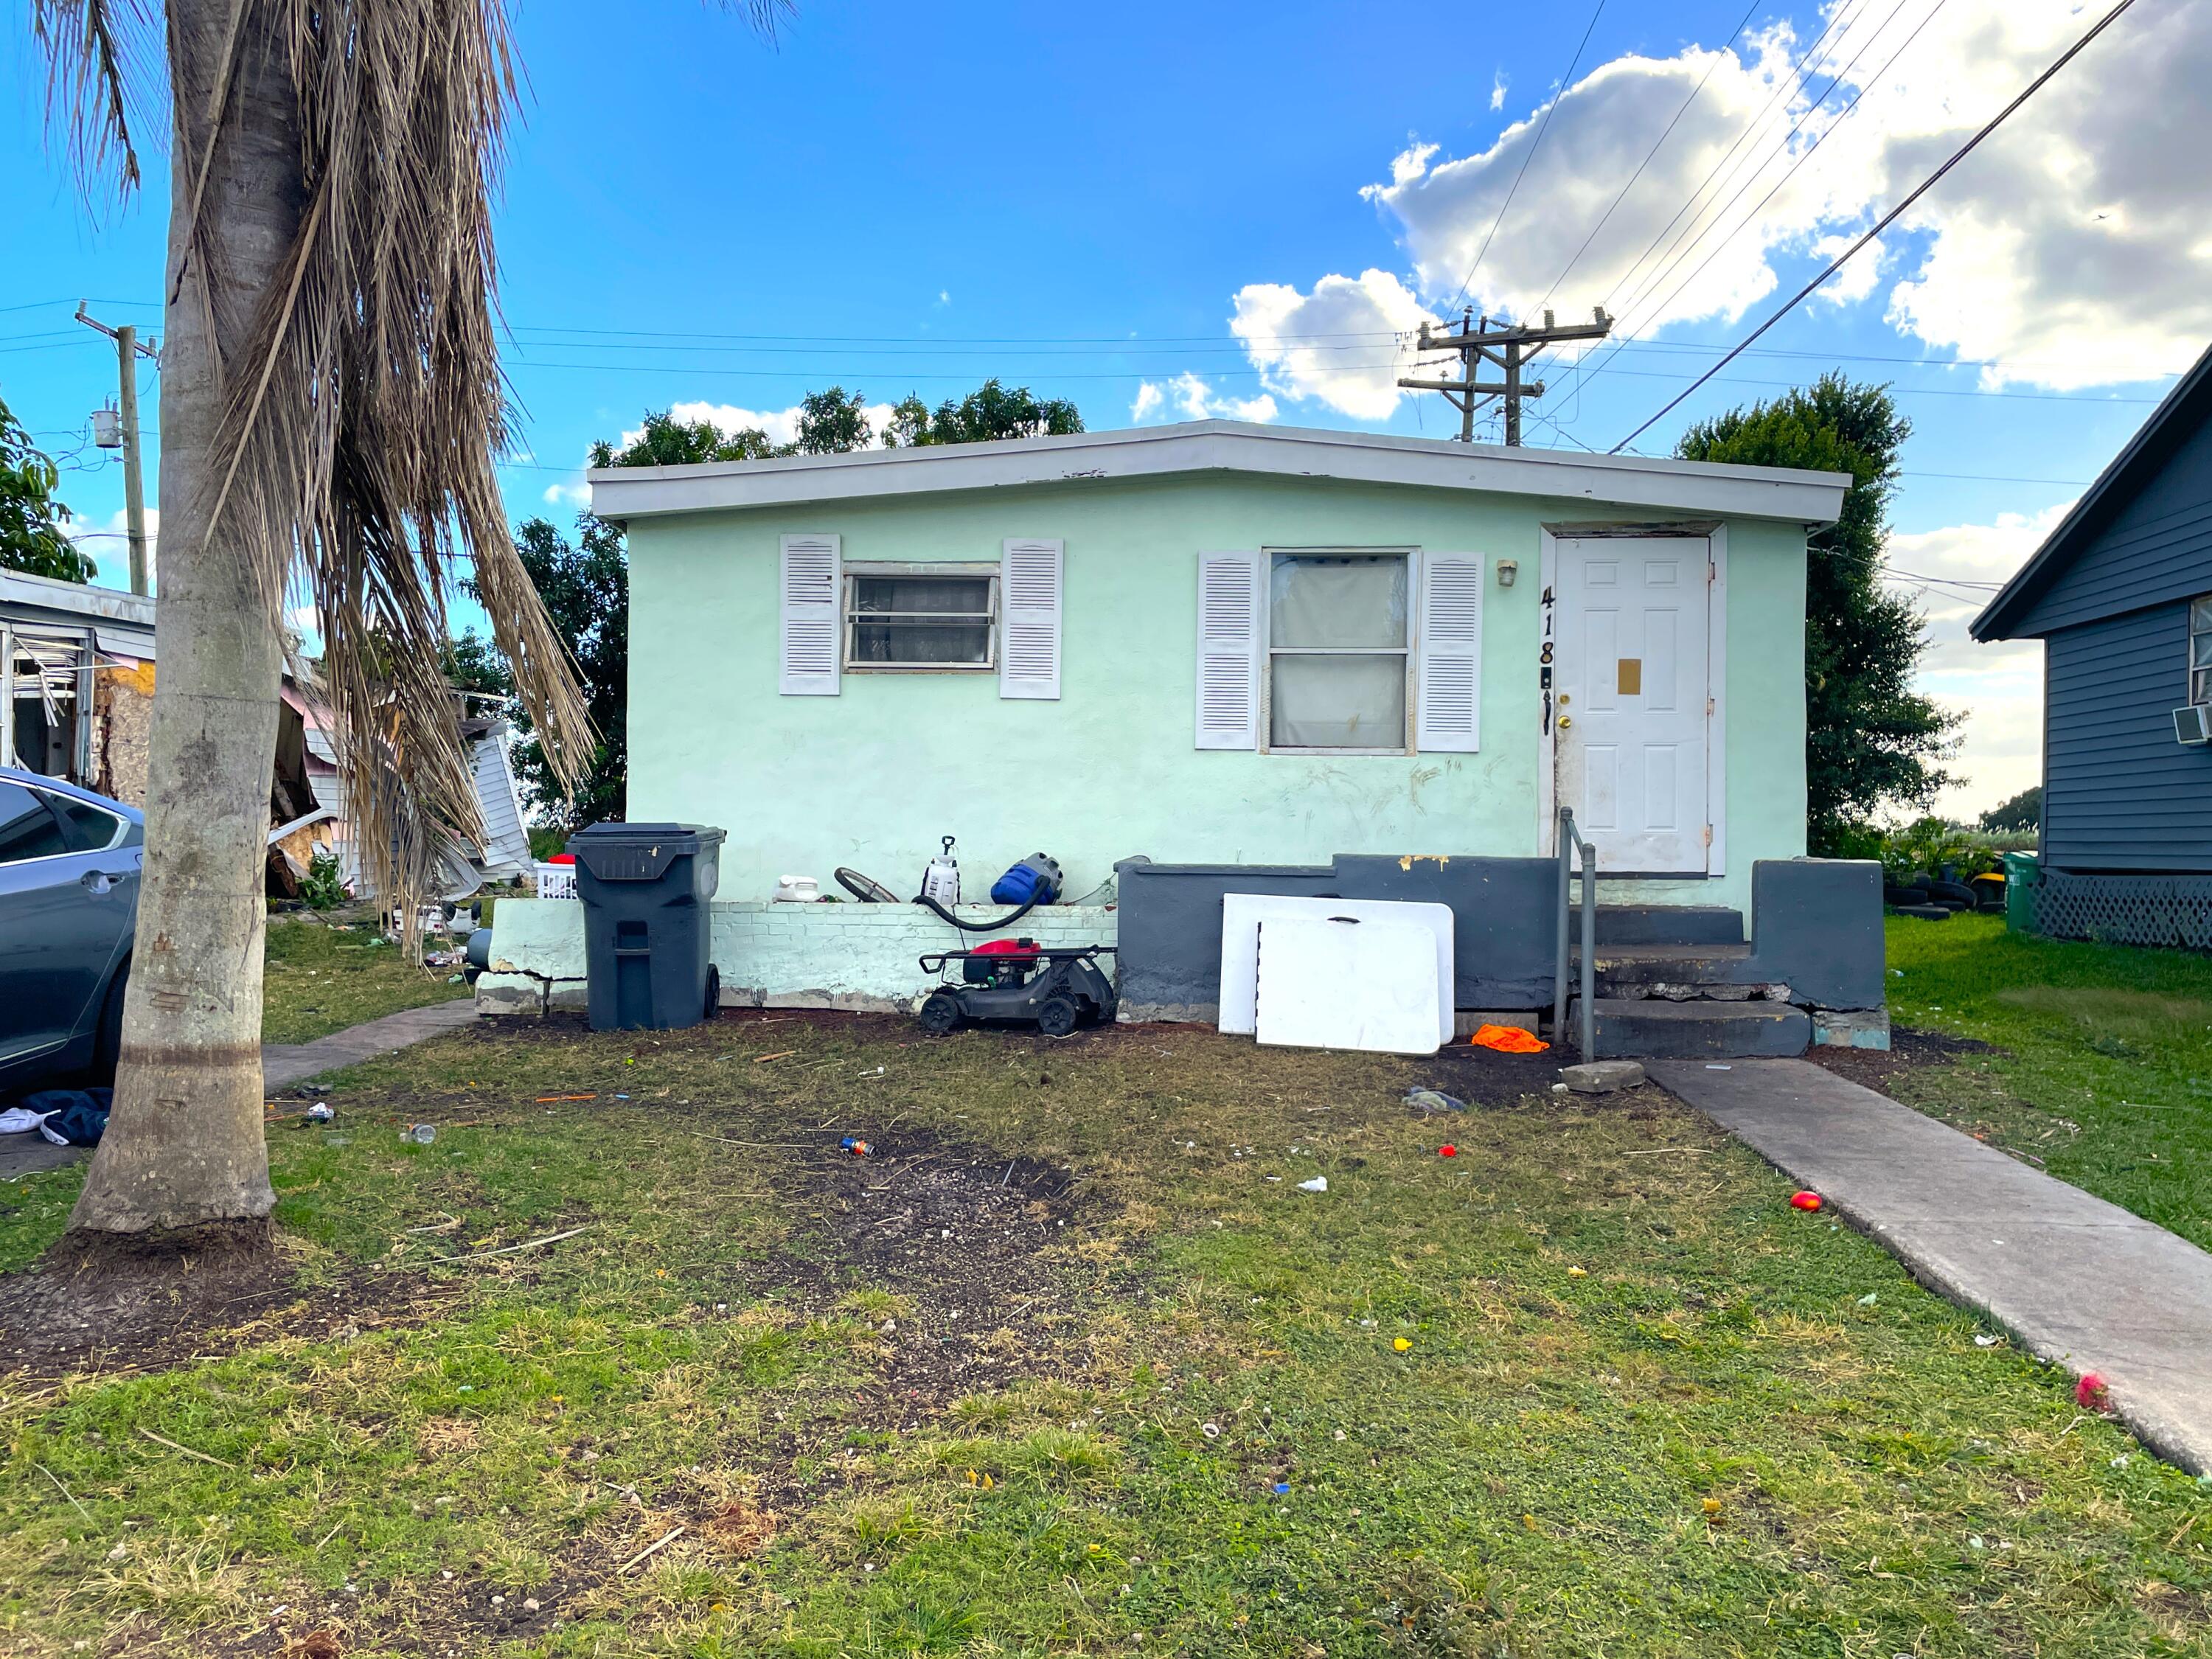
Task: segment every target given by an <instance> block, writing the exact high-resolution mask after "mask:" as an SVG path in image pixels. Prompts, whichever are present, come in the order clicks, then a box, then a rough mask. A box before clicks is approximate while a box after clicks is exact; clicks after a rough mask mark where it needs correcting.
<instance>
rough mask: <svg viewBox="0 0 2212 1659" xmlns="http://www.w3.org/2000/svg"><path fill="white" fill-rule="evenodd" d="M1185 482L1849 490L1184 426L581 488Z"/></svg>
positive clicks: (1588, 495) (1820, 500)
mask: <svg viewBox="0 0 2212 1659" xmlns="http://www.w3.org/2000/svg"><path fill="white" fill-rule="evenodd" d="M1191 472H1250V473H1263V474H1273V475H1274V476H1277V477H1304V478H1335V479H1341V480H1345V481H1346V482H1352V483H1386V484H1413V485H1418V486H1420V487H1423V488H1427V489H1473V490H1481V491H1486V492H1489V493H1492V494H1496V495H1541V496H1546V497H1549V498H1551V499H1553V500H1557V501H1581V502H1603V503H1605V504H1606V505H1607V506H1610V507H1639V508H1649V507H1657V508H1662V509H1664V510H1667V511H1669V512H1682V513H1702V514H1707V515H1711V516H1714V517H1720V518H1753V519H1780V520H1788V521H1790V522H1792V523H1798V524H1808V525H1810V524H1826V523H1830V522H1832V520H1834V519H1835V517H1836V515H1837V514H1838V513H1839V512H1841V511H1842V509H1843V501H1844V489H1845V488H1846V487H1848V486H1849V484H1850V475H1849V474H1848V473H1843V472H1808V471H1798V470H1796V469H1794V468H1784V467H1765V466H1729V465H1717V464H1715V463H1712V462H1707V461H1678V460H1654V459H1647V458H1645V457H1644V456H1639V455H1590V454H1585V453H1581V452H1579V451H1574V450H1565V449H1524V448H1512V449H1509V448H1506V447H1503V446H1502V445H1498V444H1462V443H1455V442H1452V441H1449V440H1445V439H1437V438H1400V437H1393V436H1389V435H1383V434H1381V433H1374V432H1324V431H1317V430H1312V429H1308V428H1297V427H1276V426H1258V425H1254V424H1252V423H1250V422H1243V421H1189V422H1182V423H1181V424H1178V425H1174V426H1154V427H1139V428H1133V429H1132V430H1128V431H1121V432H1083V433H1077V434H1075V435H1073V436H1069V437H1064V438H1016V439H1009V440H1005V441H1000V442H996V443H983V444H946V445H941V446H939V445H932V446H928V447H922V448H915V449H863V450H855V451H854V452H853V453H850V454H845V455H793V456H788V457H786V458H784V459H779V460H769V461H714V462H709V463H708V464H707V465H701V466H653V467H641V466H640V467H599V468H594V469H593V470H592V471H591V472H589V473H588V474H586V477H588V478H589V480H590V483H591V486H592V512H594V513H598V514H599V516H600V517H601V518H605V519H616V520H635V519H646V518H653V517H657V516H659V515H661V514H664V513H711V512H715V511H718V510H723V509H727V508H732V507H781V506H790V505H795V504H798V503H801V502H812V501H869V500H874V499H878V498H880V497H884V496H892V495H919V494H924V493H929V492H934V491H939V490H948V489H1007V488H1012V487H1017V486H1020V485H1024V484H1050V483H1081V482H1084V481H1086V480H1091V479H1129V478H1156V477H1170V476H1173V475H1175V474H1178V473H1191Z"/></svg>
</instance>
